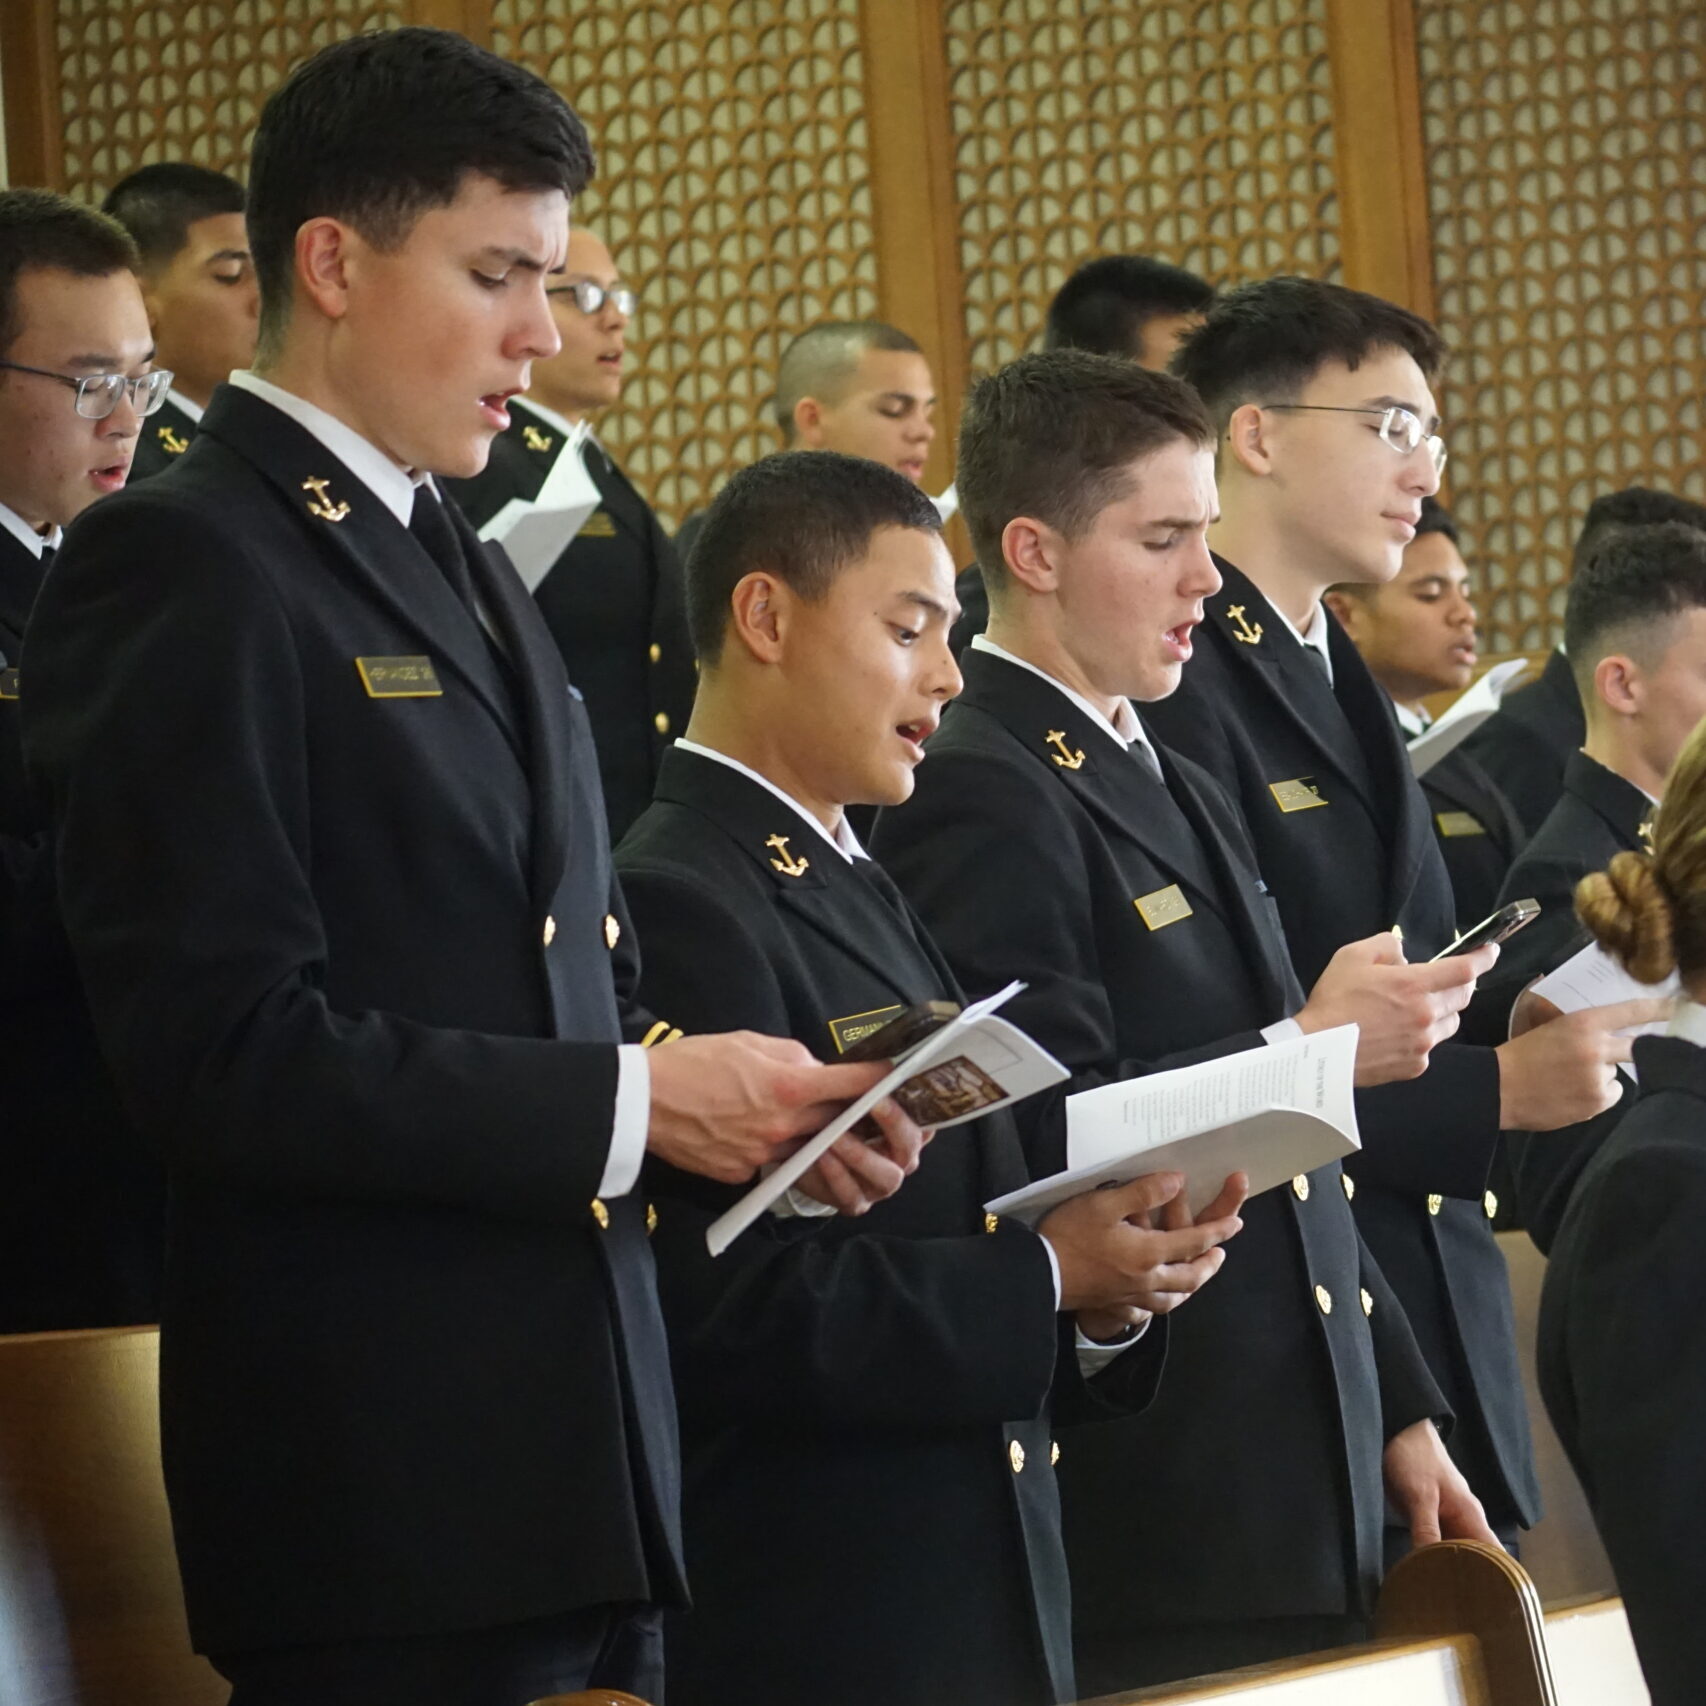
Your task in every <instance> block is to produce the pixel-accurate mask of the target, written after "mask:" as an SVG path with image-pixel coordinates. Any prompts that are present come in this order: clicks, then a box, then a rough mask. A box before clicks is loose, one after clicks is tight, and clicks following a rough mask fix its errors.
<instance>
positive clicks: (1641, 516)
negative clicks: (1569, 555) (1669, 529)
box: [1572, 486, 1706, 573]
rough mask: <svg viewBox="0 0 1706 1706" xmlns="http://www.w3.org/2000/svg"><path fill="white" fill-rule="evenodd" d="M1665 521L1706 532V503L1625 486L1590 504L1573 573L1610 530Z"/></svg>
mask: <svg viewBox="0 0 1706 1706" xmlns="http://www.w3.org/2000/svg"><path fill="white" fill-rule="evenodd" d="M1662 521H1680V522H1682V523H1683V524H1684V525H1685V526H1687V527H1697V528H1699V529H1700V530H1701V531H1702V532H1706V504H1697V503H1693V502H1691V501H1690V500H1689V499H1687V498H1681V497H1678V496H1677V495H1676V494H1675V493H1674V492H1660V491H1655V490H1654V489H1653V488H1652V487H1651V486H1625V487H1624V488H1623V490H1622V491H1620V492H1605V493H1603V494H1602V495H1601V496H1599V497H1597V498H1595V499H1594V500H1593V502H1592V503H1591V504H1589V505H1588V512H1587V514H1586V515H1585V516H1583V517H1582V530H1581V532H1580V533H1579V534H1578V535H1577V536H1576V549H1575V553H1574V564H1573V568H1572V573H1575V572H1579V570H1580V568H1581V565H1582V563H1583V561H1584V560H1585V558H1586V555H1587V553H1588V552H1589V551H1591V550H1592V548H1593V543H1594V540H1595V539H1596V538H1597V537H1598V536H1599V535H1600V534H1601V533H1603V532H1604V531H1605V529H1606V528H1608V527H1651V526H1654V525H1656V524H1657V523H1659V522H1662Z"/></svg>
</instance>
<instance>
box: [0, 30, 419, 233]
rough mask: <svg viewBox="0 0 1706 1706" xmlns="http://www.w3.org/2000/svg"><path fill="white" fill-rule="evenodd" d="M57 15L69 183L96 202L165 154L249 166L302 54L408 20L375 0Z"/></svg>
mask: <svg viewBox="0 0 1706 1706" xmlns="http://www.w3.org/2000/svg"><path fill="white" fill-rule="evenodd" d="M5 3H6V4H8V5H9V4H13V3H14V0H5ZM54 19H55V24H56V31H57V43H56V45H57V49H58V58H59V104H60V111H61V114H62V115H63V118H64V132H63V134H64V147H65V182H64V184H63V185H62V186H61V187H63V188H64V189H65V190H66V192H67V193H68V194H70V195H74V196H77V197H79V198H81V199H84V200H88V201H98V200H99V199H100V197H101V196H102V195H104V194H105V193H106V192H107V190H109V189H110V188H111V187H112V186H113V184H115V183H116V182H117V181H118V180H119V179H120V178H122V177H123V176H124V175H125V173H127V172H130V171H133V170H134V169H135V168H136V167H138V166H144V165H148V164H149V163H151V162H153V161H156V160H193V161H195V162H196V163H197V164H199V165H203V166H211V167H213V168H215V169H216V170H218V171H226V172H237V173H239V174H241V173H242V172H243V171H244V170H245V169H246V166H247V161H248V152H249V140H250V138H251V136H252V135H253V134H254V128H255V122H256V120H257V119H258V118H259V117H260V110H261V107H262V105H263V103H264V102H265V100H266V98H267V96H268V95H269V94H270V93H271V92H272V90H273V89H274V88H275V87H276V86H277V85H278V84H279V83H280V82H281V81H282V80H283V79H284V76H285V74H286V73H287V72H288V71H289V70H290V68H291V67H292V66H293V65H295V64H296V63H297V61H298V60H301V59H304V58H306V57H307V56H308V55H309V54H310V53H312V52H314V50H315V49H316V48H320V47H324V46H325V45H326V44H327V43H329V42H333V41H339V40H341V39H342V38H343V37H345V36H349V35H354V34H356V33H358V32H359V31H361V30H366V29H378V28H383V27H385V26H387V25H394V24H400V23H402V22H403V21H404V20H403V17H402V15H401V11H400V8H399V7H398V6H396V5H386V4H383V3H374V0H189V3H187V4H186V3H185V0H56V3H55V5H54Z"/></svg>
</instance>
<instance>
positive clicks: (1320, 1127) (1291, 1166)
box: [985, 1025, 1361, 1225]
mask: <svg viewBox="0 0 1706 1706" xmlns="http://www.w3.org/2000/svg"><path fill="white" fill-rule="evenodd" d="M1356 1052H1357V1027H1356V1026H1355V1025H1340V1026H1337V1027H1336V1028H1334V1029H1333V1030H1330V1031H1317V1032H1315V1033H1314V1034H1313V1035H1311V1036H1305V1037H1299V1038H1298V1039H1297V1040H1296V1041H1294V1042H1288V1043H1275V1044H1268V1045H1264V1046H1263V1047H1261V1048H1253V1049H1246V1050H1244V1051H1243V1052H1242V1053H1241V1054H1233V1055H1227V1056H1225V1057H1224V1058H1222V1059H1220V1060H1207V1061H1202V1062H1200V1063H1199V1064H1197V1065H1195V1066H1181V1067H1178V1068H1176V1069H1175V1070H1174V1071H1172V1072H1157V1073H1153V1074H1151V1075H1150V1076H1149V1077H1146V1078H1128V1079H1125V1080H1123V1081H1121V1082H1120V1083H1117V1084H1104V1085H1102V1086H1101V1088H1099V1089H1096V1090H1084V1091H1080V1092H1079V1094H1078V1095H1076V1096H1069V1097H1067V1099H1066V1120H1067V1124H1066V1158H1067V1169H1066V1171H1065V1172H1064V1173H1056V1174H1055V1175H1054V1177H1053V1178H1050V1179H1042V1180H1039V1181H1038V1182H1037V1183H1036V1184H1034V1185H1029V1186H1027V1187H1026V1188H1025V1189H1024V1190H1019V1191H1013V1192H1010V1193H1009V1194H1008V1195H1007V1196H1004V1197H997V1198H996V1199H995V1200H994V1201H993V1202H991V1203H987V1204H985V1207H987V1208H988V1209H989V1210H990V1212H991V1213H993V1214H1002V1215H1012V1216H1015V1217H1016V1218H1018V1219H1020V1220H1023V1221H1025V1222H1026V1223H1027V1224H1029V1225H1034V1224H1035V1223H1036V1222H1037V1221H1039V1220H1041V1219H1042V1217H1043V1216H1044V1215H1046V1214H1047V1213H1048V1212H1049V1210H1050V1209H1053V1208H1058V1207H1059V1206H1060V1204H1061V1203H1063V1202H1067V1201H1069V1200H1070V1199H1071V1198H1073V1197H1076V1196H1081V1195H1082V1194H1083V1193H1084V1192H1085V1191H1096V1190H1104V1189H1108V1188H1110V1187H1112V1186H1115V1185H1125V1184H1129V1183H1130V1182H1131V1181H1132V1180H1133V1179H1138V1178H1141V1177H1142V1176H1143V1175H1144V1174H1146V1173H1183V1174H1184V1175H1185V1197H1186V1200H1187V1201H1188V1203H1189V1204H1190V1209H1191V1213H1192V1214H1193V1215H1195V1214H1200V1213H1201V1212H1202V1211H1203V1210H1204V1209H1205V1208H1207V1207H1208V1205H1209V1204H1210V1203H1212V1202H1213V1201H1214V1199H1215V1198H1216V1197H1217V1196H1218V1195H1219V1194H1220V1189H1221V1186H1222V1185H1224V1184H1225V1182H1226V1180H1227V1178H1228V1176H1229V1175H1230V1174H1233V1173H1248V1174H1249V1176H1250V1195H1251V1196H1257V1195H1259V1194H1260V1193H1261V1192H1262V1191H1268V1190H1272V1189H1273V1187H1274V1186H1275V1185H1278V1184H1283V1183H1284V1182H1285V1181H1286V1180H1288V1179H1293V1178H1295V1177H1296V1176H1297V1175H1298V1174H1299V1173H1308V1172H1310V1171H1312V1170H1313V1169H1314V1168H1316V1167H1324V1166H1326V1165H1327V1163H1328V1162H1330V1161H1337V1160H1339V1159H1341V1158H1342V1157H1344V1156H1346V1155H1350V1154H1353V1153H1354V1152H1355V1151H1356V1150H1357V1149H1359V1148H1361V1141H1360V1139H1359V1137H1358V1134H1357V1117H1356V1098H1355V1095H1354V1092H1353V1084H1354V1079H1355V1073H1356Z"/></svg>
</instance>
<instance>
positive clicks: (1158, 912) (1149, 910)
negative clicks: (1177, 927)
mask: <svg viewBox="0 0 1706 1706" xmlns="http://www.w3.org/2000/svg"><path fill="white" fill-rule="evenodd" d="M1131 904H1132V905H1133V906H1135V907H1136V908H1137V915H1138V917H1139V918H1141V919H1142V920H1143V922H1144V923H1145V924H1147V925H1148V926H1149V928H1150V929H1151V930H1164V929H1166V927H1167V926H1168V925H1169V924H1177V923H1178V922H1179V920H1180V919H1181V918H1189V917H1190V915H1191V903H1190V902H1189V901H1188V900H1186V899H1185V893H1184V890H1183V889H1181V888H1180V887H1179V885H1178V884H1177V883H1170V884H1168V886H1167V887H1166V888H1164V889H1157V890H1156V891H1155V892H1154V894H1144V895H1139V896H1138V897H1137V899H1136V900H1134V901H1133V902H1132V903H1131Z"/></svg>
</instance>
